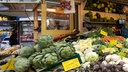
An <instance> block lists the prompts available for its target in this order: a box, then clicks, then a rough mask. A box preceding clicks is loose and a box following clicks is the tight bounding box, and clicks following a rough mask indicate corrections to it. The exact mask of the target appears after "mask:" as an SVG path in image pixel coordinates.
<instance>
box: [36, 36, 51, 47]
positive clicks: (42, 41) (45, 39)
mask: <svg viewBox="0 0 128 72" xmlns="http://www.w3.org/2000/svg"><path fill="white" fill-rule="evenodd" d="M38 44H39V45H40V46H41V48H47V47H49V46H51V45H52V44H53V37H52V36H51V35H48V34H46V35H41V36H40V37H39V38H38Z"/></svg>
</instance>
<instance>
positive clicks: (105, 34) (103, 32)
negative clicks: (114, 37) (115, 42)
mask: <svg viewBox="0 0 128 72" xmlns="http://www.w3.org/2000/svg"><path fill="white" fill-rule="evenodd" d="M100 34H102V35H104V36H107V35H108V33H107V32H105V31H103V30H101V31H100Z"/></svg>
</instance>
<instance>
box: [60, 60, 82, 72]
mask: <svg viewBox="0 0 128 72" xmlns="http://www.w3.org/2000/svg"><path fill="white" fill-rule="evenodd" d="M62 65H63V67H64V70H65V71H69V70H71V69H74V68H77V67H79V66H80V62H79V60H78V58H75V59H71V60H68V61H65V62H62Z"/></svg>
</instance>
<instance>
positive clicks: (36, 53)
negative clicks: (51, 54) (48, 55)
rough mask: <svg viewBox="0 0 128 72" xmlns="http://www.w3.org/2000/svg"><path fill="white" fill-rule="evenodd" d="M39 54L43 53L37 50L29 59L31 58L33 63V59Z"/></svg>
mask: <svg viewBox="0 0 128 72" xmlns="http://www.w3.org/2000/svg"><path fill="white" fill-rule="evenodd" d="M37 55H42V53H40V52H35V53H34V54H32V55H31V56H30V57H29V58H28V59H29V60H30V63H32V60H33V59H34V58H35V57H36V56H37Z"/></svg>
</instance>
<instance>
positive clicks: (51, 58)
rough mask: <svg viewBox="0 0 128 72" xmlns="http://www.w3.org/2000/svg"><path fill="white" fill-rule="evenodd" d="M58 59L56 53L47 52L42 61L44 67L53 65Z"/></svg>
mask: <svg viewBox="0 0 128 72" xmlns="http://www.w3.org/2000/svg"><path fill="white" fill-rule="evenodd" d="M58 61H59V59H58V56H57V54H56V53H47V54H46V55H45V56H44V57H43V59H42V63H43V64H44V66H45V67H47V66H50V65H53V64H55V63H57V62H58Z"/></svg>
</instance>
